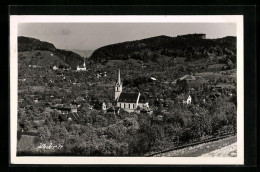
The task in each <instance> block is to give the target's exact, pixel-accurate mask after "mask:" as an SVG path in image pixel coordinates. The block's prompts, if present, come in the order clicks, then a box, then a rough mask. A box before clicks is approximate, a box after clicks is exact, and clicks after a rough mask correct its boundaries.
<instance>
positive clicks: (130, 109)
mask: <svg viewBox="0 0 260 172" xmlns="http://www.w3.org/2000/svg"><path fill="white" fill-rule="evenodd" d="M117 106H118V107H121V108H122V109H124V110H126V111H128V112H133V111H134V110H135V109H136V104H135V103H127V102H117Z"/></svg>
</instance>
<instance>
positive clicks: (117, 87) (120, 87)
mask: <svg viewBox="0 0 260 172" xmlns="http://www.w3.org/2000/svg"><path fill="white" fill-rule="evenodd" d="M122 91H123V84H122V82H121V78H120V69H119V70H118V76H117V82H116V85H115V100H117V99H118V98H119V96H120V94H121V92H122Z"/></svg>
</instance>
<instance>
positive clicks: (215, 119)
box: [10, 15, 244, 164]
mask: <svg viewBox="0 0 260 172" xmlns="http://www.w3.org/2000/svg"><path fill="white" fill-rule="evenodd" d="M10 21H11V22H10V26H11V27H10V29H11V32H10V47H11V49H10V68H11V70H10V75H11V78H12V79H11V83H10V84H11V90H12V91H11V93H10V94H11V103H10V105H11V117H10V120H11V121H10V122H11V161H12V162H13V163H15V164H16V163H17V164H19V163H25V164H26V163H32V164H34V163H35V164H41V163H43V164H46V163H54V164H129V163H130V164H131V163H133V164H138V163H141V164H243V150H244V149H243V141H244V140H243V139H244V137H243V101H244V100H243V27H242V26H243V17H241V16H231V15H230V16H11V17H10ZM73 158H74V159H73ZM187 161H188V162H187Z"/></svg>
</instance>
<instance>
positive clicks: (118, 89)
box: [115, 70, 149, 112]
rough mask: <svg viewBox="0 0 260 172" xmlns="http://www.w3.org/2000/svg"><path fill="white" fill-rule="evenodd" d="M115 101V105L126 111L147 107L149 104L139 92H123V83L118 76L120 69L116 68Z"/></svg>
mask: <svg viewBox="0 0 260 172" xmlns="http://www.w3.org/2000/svg"><path fill="white" fill-rule="evenodd" d="M115 101H116V106H117V107H120V108H122V109H124V110H125V111H127V112H134V111H139V110H144V109H148V110H149V104H148V102H147V101H146V99H145V96H143V95H142V94H140V93H126V92H123V83H122V81H121V78H120V70H118V77H117V82H116V85H115Z"/></svg>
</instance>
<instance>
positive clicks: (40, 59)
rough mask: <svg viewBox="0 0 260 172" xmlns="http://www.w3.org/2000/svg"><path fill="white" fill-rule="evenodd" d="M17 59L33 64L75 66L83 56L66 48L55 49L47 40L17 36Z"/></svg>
mask: <svg viewBox="0 0 260 172" xmlns="http://www.w3.org/2000/svg"><path fill="white" fill-rule="evenodd" d="M18 53H19V60H25V62H27V63H29V64H34V65H36V64H37V65H41V66H51V65H63V66H64V65H65V66H69V67H71V68H76V66H77V65H79V64H82V63H83V57H81V56H80V55H79V54H77V53H74V52H72V51H68V50H62V49H57V48H56V47H55V46H54V45H53V44H51V43H49V42H43V41H40V40H38V39H35V38H30V37H24V36H20V37H18Z"/></svg>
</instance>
